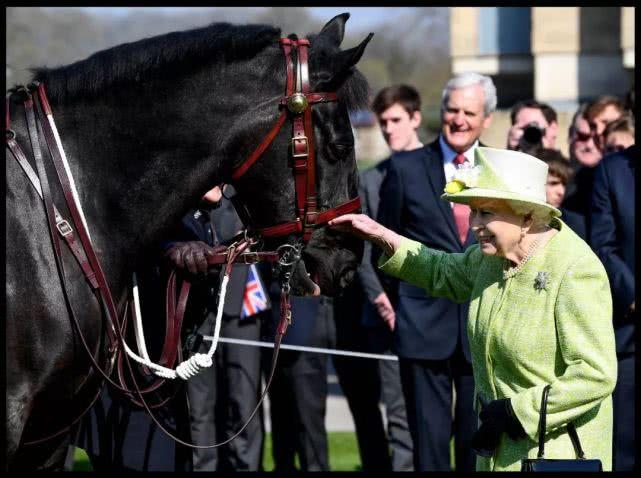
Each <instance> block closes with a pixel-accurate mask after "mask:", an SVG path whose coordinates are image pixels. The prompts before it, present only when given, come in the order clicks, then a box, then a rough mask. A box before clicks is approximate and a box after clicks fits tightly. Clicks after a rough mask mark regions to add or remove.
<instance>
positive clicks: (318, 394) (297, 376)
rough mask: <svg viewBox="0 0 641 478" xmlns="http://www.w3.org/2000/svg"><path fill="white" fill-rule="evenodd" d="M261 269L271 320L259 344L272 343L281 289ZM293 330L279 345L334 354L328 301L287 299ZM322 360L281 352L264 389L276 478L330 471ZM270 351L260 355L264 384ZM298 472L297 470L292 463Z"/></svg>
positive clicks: (308, 354) (310, 354)
mask: <svg viewBox="0 0 641 478" xmlns="http://www.w3.org/2000/svg"><path fill="white" fill-rule="evenodd" d="M264 269H265V275H264V277H265V280H266V282H267V283H268V284H270V290H269V294H270V297H271V301H272V304H274V306H273V307H272V319H271V320H267V321H265V323H264V324H263V325H264V328H263V331H262V335H263V340H266V341H269V342H273V340H274V331H275V328H276V325H277V324H278V321H279V319H280V316H279V308H278V307H277V306H276V304H278V303H279V295H280V289H279V287H278V282H277V281H276V280H273V278H272V277H271V274H270V273H269V271H267V270H266V269H267V268H266V267H265V268H264ZM290 300H291V307H292V308H291V312H292V325H290V326H289V327H288V329H287V333H286V335H285V336H284V338H283V344H286V345H299V346H300V345H302V346H308V347H319V348H334V345H335V344H334V337H335V331H334V328H333V325H334V322H333V318H332V313H333V301H332V298H330V297H325V296H316V297H296V296H291V297H290ZM327 359H328V357H327V355H326V354H320V353H315V352H304V351H297V350H281V351H280V352H279V354H278V362H277V364H276V370H275V371H274V378H273V380H272V383H271V386H270V387H269V392H268V396H269V414H270V423H271V433H272V458H273V460H274V471H275V472H294V471H297V470H300V471H330V468H329V449H328V444H327V429H326V427H325V413H326V410H327V394H328V386H327V369H328V363H327ZM271 362H272V349H263V372H264V377H265V381H267V379H268V376H267V374H268V373H269V369H270V368H271ZM297 457H298V463H299V465H300V468H298V469H297V467H296V458H297Z"/></svg>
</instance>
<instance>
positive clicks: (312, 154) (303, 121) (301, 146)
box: [232, 38, 361, 243]
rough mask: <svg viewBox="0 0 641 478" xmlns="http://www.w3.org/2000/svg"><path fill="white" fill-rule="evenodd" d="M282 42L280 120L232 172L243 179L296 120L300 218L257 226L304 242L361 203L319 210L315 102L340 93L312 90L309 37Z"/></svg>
mask: <svg viewBox="0 0 641 478" xmlns="http://www.w3.org/2000/svg"><path fill="white" fill-rule="evenodd" d="M280 45H281V47H282V49H283V52H284V54H285V68H286V75H287V83H286V88H285V97H283V98H282V99H281V100H280V101H279V104H278V106H279V108H280V109H281V113H280V116H279V117H278V120H277V121H276V124H274V126H273V127H272V129H271V130H270V131H269V133H267V135H266V136H265V138H264V139H263V141H262V142H261V143H260V144H259V145H258V147H257V148H256V149H255V150H254V151H253V152H252V153H251V154H250V155H249V157H248V158H247V159H246V160H245V161H243V162H242V163H241V164H240V165H239V166H237V167H236V169H234V171H233V172H232V180H233V181H237V180H238V179H240V178H241V177H242V176H243V175H244V174H245V173H246V172H247V171H248V170H249V168H251V166H252V165H253V164H254V163H255V162H256V161H258V159H260V157H261V156H262V154H263V153H264V152H265V150H266V149H267V148H268V147H269V145H270V144H271V143H272V142H273V141H274V138H276V136H277V135H278V133H279V132H280V130H281V128H282V127H283V124H284V123H285V120H286V119H287V116H288V115H289V116H291V120H292V139H291V148H292V159H293V169H294V184H295V188H296V214H297V216H296V219H294V220H292V221H289V222H285V223H282V224H277V225H275V226H270V227H265V228H260V229H257V230H256V232H257V233H258V235H259V236H262V237H265V238H267V237H270V238H273V237H282V236H288V235H290V234H300V235H301V236H302V240H303V242H304V243H307V242H309V239H310V238H311V235H312V233H313V231H314V229H315V228H317V227H321V226H323V225H325V224H327V222H329V221H330V220H331V219H334V218H335V217H338V216H340V215H342V214H347V213H350V212H354V211H356V210H358V209H359V208H360V206H361V201H360V198H359V197H358V196H357V197H355V198H354V199H351V200H349V201H347V202H345V203H343V204H340V205H338V206H335V207H333V208H330V209H327V210H325V211H322V212H321V211H318V199H317V196H316V151H315V148H314V124H313V121H312V106H313V105H316V104H318V103H327V102H331V101H337V100H338V97H337V95H336V93H312V92H311V91H310V82H309V66H308V48H309V46H310V43H309V40H307V39H306V38H301V39H298V40H292V39H289V38H281V39H280ZM294 49H295V50H296V51H297V57H298V62H297V64H296V63H295V62H294V59H293V58H292V50H294Z"/></svg>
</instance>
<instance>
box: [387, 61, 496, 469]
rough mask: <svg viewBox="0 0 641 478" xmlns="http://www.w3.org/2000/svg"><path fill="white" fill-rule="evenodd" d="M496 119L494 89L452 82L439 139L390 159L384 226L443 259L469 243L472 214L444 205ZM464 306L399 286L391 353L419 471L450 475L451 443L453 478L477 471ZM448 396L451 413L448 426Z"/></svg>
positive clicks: (467, 79) (474, 80)
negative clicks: (452, 445) (449, 188)
mask: <svg viewBox="0 0 641 478" xmlns="http://www.w3.org/2000/svg"><path fill="white" fill-rule="evenodd" d="M495 109H496V88H495V87H494V84H493V82H492V80H491V79H490V78H488V77H486V76H482V75H479V74H476V73H464V74H461V75H458V76H455V77H454V78H452V79H450V80H449V81H448V82H447V84H446V85H445V88H444V90H443V95H442V103H441V132H440V135H439V138H438V139H437V140H436V141H434V142H433V143H431V144H429V145H426V146H424V147H422V148H419V149H415V150H412V151H401V152H397V153H394V154H393V155H392V157H391V159H390V163H389V167H388V171H387V174H386V176H385V180H384V181H383V185H382V188H381V199H380V206H379V213H378V220H379V222H381V223H382V224H383V225H384V226H386V227H388V228H390V229H392V230H394V231H396V232H398V233H400V234H403V235H404V236H407V237H411V238H412V239H414V240H417V241H420V242H422V243H424V244H425V245H427V246H428V247H432V248H436V249H440V250H443V251H446V252H463V251H464V250H465V249H466V248H467V247H469V246H470V245H471V244H472V243H473V242H474V238H473V235H472V231H471V230H470V229H469V208H466V207H465V206H461V205H453V204H450V203H447V202H445V201H443V200H441V199H440V196H441V194H442V193H443V190H444V188H445V183H446V182H447V181H450V180H451V179H452V176H453V174H454V172H455V170H456V168H457V167H458V166H459V165H463V164H465V163H468V164H470V165H473V162H474V149H475V148H476V147H477V146H478V145H479V137H480V136H481V133H482V132H483V131H484V130H485V129H486V128H487V127H488V126H489V125H490V122H491V120H492V113H493V112H494V110H495ZM467 311H468V304H456V303H454V302H451V301H449V300H447V299H437V298H433V297H429V296H428V295H427V294H426V293H425V291H424V290H422V289H420V288H418V287H415V286H412V285H410V284H408V283H406V282H403V281H401V282H399V285H398V303H397V306H396V322H395V327H394V332H395V336H394V346H395V349H396V352H397V355H398V356H399V365H400V372H401V382H402V385H403V393H404V397H405V404H406V409H407V418H408V423H409V427H410V432H411V434H412V439H413V443H414V469H415V470H416V471H433V470H450V456H449V442H450V437H451V436H452V435H454V438H455V461H456V470H457V471H467V470H474V468H475V457H474V455H473V452H472V451H471V447H470V440H471V437H472V435H473V433H474V431H475V430H476V421H477V417H476V414H475V413H474V409H473V395H474V379H473V375H472V365H471V363H470V351H469V344H468V339H467V331H466V325H467ZM453 388H454V390H455V393H456V405H455V408H454V418H452V401H453V393H452V389H453Z"/></svg>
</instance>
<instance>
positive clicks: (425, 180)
mask: <svg viewBox="0 0 641 478" xmlns="http://www.w3.org/2000/svg"><path fill="white" fill-rule="evenodd" d="M496 103H497V91H496V88H495V86H494V84H493V82H492V80H491V78H489V77H486V76H483V75H479V74H474V73H466V74H462V75H458V76H455V77H453V78H451V79H450V80H449V82H448V83H447V84H446V85H444V88H443V94H442V103H441V111H440V117H441V130H440V132H439V135H438V138H437V139H436V140H435V141H434V142H432V143H430V144H423V143H422V142H421V140H420V139H419V134H418V131H419V127H420V125H421V121H422V118H421V98H420V96H419V94H418V92H417V90H416V89H415V88H414V87H412V86H410V85H392V86H389V87H386V88H384V89H383V90H381V91H379V92H378V93H377V94H376V95H375V97H374V99H373V102H372V110H373V112H374V113H375V115H376V117H377V119H378V123H379V125H380V128H381V132H382V133H383V136H384V138H385V141H386V142H387V144H388V145H389V147H390V149H391V150H392V155H391V158H388V159H386V160H383V161H382V162H380V163H378V164H377V165H376V166H374V167H372V168H370V169H367V170H365V171H362V172H361V176H360V196H361V200H362V204H363V212H364V213H365V214H368V215H369V216H370V217H372V218H375V219H377V220H378V221H379V222H380V223H381V224H384V225H385V226H386V227H388V228H390V229H392V230H394V231H395V232H398V233H399V234H403V235H404V236H407V237H410V238H412V239H415V240H417V241H420V242H422V243H424V244H425V245H427V246H429V247H431V248H435V249H439V250H443V251H446V252H463V251H465V249H467V248H468V247H469V246H471V245H472V244H474V243H475V242H476V241H475V238H474V235H473V234H472V231H470V228H469V219H468V217H469V208H468V210H465V208H461V207H458V206H460V205H457V204H450V203H447V202H445V201H443V200H441V199H440V196H441V194H442V193H443V190H444V187H445V184H446V183H447V182H449V181H451V179H452V177H453V175H454V172H455V171H456V169H457V168H458V167H461V166H462V165H465V164H466V163H471V164H472V165H473V162H474V150H475V148H476V147H477V146H479V145H480V146H484V145H483V143H482V142H481V141H480V137H481V135H482V134H483V132H484V131H485V130H486V129H487V128H488V127H489V126H490V124H491V121H492V115H493V113H494V111H495V109H496ZM510 120H511V127H510V128H509V130H508V131H506V133H505V138H506V140H505V141H506V143H505V148H506V149H512V150H519V151H522V152H525V153H527V154H530V155H532V156H535V157H536V158H539V159H541V160H542V161H544V162H545V163H547V165H548V175H547V183H546V196H547V202H548V203H549V204H550V205H552V206H554V207H556V208H559V209H560V210H561V211H562V217H561V220H562V221H563V222H564V223H565V224H566V225H567V226H569V227H570V228H571V229H572V230H573V231H574V232H575V233H576V234H577V235H578V236H580V237H581V238H582V239H583V240H584V241H586V242H587V243H588V244H589V245H590V246H591V247H592V248H593V250H594V252H595V253H596V254H597V255H598V257H599V258H600V259H601V260H602V261H603V263H604V266H605V268H606V270H607V272H608V275H609V279H610V284H611V288H612V290H611V292H612V296H613V302H614V313H613V317H612V320H613V324H614V328H615V333H616V341H617V358H618V362H619V363H618V381H617V386H616V389H615V391H614V443H613V469H614V470H616V471H622V470H631V469H632V468H633V466H634V448H635V446H634V412H635V407H636V405H635V402H634V353H635V349H634V340H633V337H634V327H635V322H634V321H635V318H634V317H636V308H635V300H634V297H635V296H634V267H633V263H634V242H633V238H634V204H635V201H634V174H635V163H636V160H637V149H636V147H635V145H634V143H635V131H634V91H633V90H631V91H630V93H629V94H628V95H627V97H626V98H623V99H622V98H617V97H615V96H610V95H604V96H600V97H598V98H595V99H594V100H593V101H591V102H589V103H586V104H582V105H580V106H579V108H578V109H577V111H576V112H575V114H574V116H573V118H572V121H571V124H570V127H569V130H568V131H562V130H560V128H559V123H558V115H557V112H556V111H555V109H554V108H552V107H551V106H549V105H547V104H545V103H541V102H539V101H536V100H533V99H524V100H523V101H519V102H518V103H516V104H515V105H514V106H513V107H512V109H511V113H510ZM559 135H567V137H568V142H569V158H568V157H565V156H564V155H563V154H562V153H561V152H560V151H559V150H558V149H556V141H557V138H558V137H559ZM417 157H420V158H421V159H420V160H419V161H418V163H412V164H421V165H422V167H419V168H417V170H415V171H412V174H411V175H409V177H410V178H409V179H408V176H403V177H401V176H400V175H399V173H398V171H397V169H395V168H390V164H391V159H394V161H395V162H396V163H398V162H399V161H405V160H406V159H404V158H407V160H409V158H417ZM215 189H217V188H215ZM228 195H229V194H227V191H225V194H224V195H223V194H222V192H221V191H220V190H217V191H216V190H212V192H211V194H209V195H208V196H206V197H205V198H203V203H202V205H201V207H200V208H198V209H196V210H194V211H190V213H189V214H188V215H187V216H186V217H185V219H184V220H183V226H184V227H183V231H187V232H188V233H185V234H182V235H177V236H176V237H175V238H172V241H171V242H168V243H167V247H175V246H176V244H177V242H180V241H184V243H185V244H186V243H191V242H193V241H201V242H205V243H207V244H208V245H210V246H213V245H216V244H219V243H223V242H225V241H226V240H228V239H229V238H231V237H233V236H234V235H235V234H237V232H238V231H239V230H240V229H242V223H241V222H240V220H239V218H238V217H237V216H236V213H235V211H234V209H233V207H232V204H231V201H230V200H228V199H227V196H228ZM379 255H380V251H377V250H376V249H374V248H372V247H371V245H370V244H369V243H366V245H365V252H364V257H363V262H362V264H361V267H360V269H359V274H358V276H357V279H356V280H355V281H354V283H352V284H351V285H350V286H349V287H348V288H347V289H345V290H344V291H343V292H342V293H341V294H340V295H339V296H337V297H334V298H328V297H294V298H292V301H293V303H292V307H293V316H294V322H295V325H294V327H291V328H290V330H289V331H288V335H287V336H286V342H285V343H288V341H289V343H294V344H298V345H307V346H313V347H324V348H337V349H343V350H350V351H360V352H368V353H376V354H387V355H390V356H391V355H396V356H397V357H398V361H394V360H376V359H371V358H354V357H344V356H333V357H332V362H333V366H334V368H335V370H336V374H337V377H338V380H339V383H340V386H341V388H342V391H343V393H344V395H345V397H346V399H347V403H348V405H349V410H350V412H351V414H352V417H353V421H354V425H355V431H356V437H357V441H358V450H359V456H360V462H361V466H362V469H363V470H364V471H412V470H414V471H436V470H439V471H446V470H450V469H451V466H452V463H451V462H452V460H451V456H450V453H451V450H450V442H451V440H452V439H453V443H454V444H453V461H454V464H455V465H454V466H455V469H456V470H457V471H473V470H474V468H475V459H476V458H475V454H474V453H473V452H472V449H471V440H472V436H473V435H474V432H475V431H476V429H477V421H478V418H477V414H476V412H475V411H474V405H473V404H474V400H475V387H474V377H473V373H472V364H471V361H470V351H469V343H468V339H467V332H466V327H467V316H468V304H467V303H463V304H458V303H454V302H451V301H449V300H448V299H441V298H433V297H430V296H428V295H427V294H426V292H425V291H424V290H422V289H420V288H418V287H415V286H413V285H410V284H408V283H405V282H403V281H399V280H395V279H392V278H391V277H389V276H385V274H383V273H382V272H380V271H378V269H377V260H378V257H379ZM235 274H236V275H235V276H234V277H233V278H232V281H231V282H230V286H229V292H228V294H230V297H231V299H230V300H228V301H227V302H226V304H225V311H224V314H223V326H222V333H221V335H222V336H225V337H229V338H241V339H249V340H261V339H263V340H269V339H270V338H273V329H274V323H276V321H277V320H278V306H277V304H278V297H279V290H278V287H277V284H276V283H275V282H274V281H273V280H272V279H271V274H270V271H269V270H268V268H267V269H261V268H258V267H254V266H251V267H250V266H242V267H239V268H237V269H236V270H235ZM216 287H217V286H211V285H210V286H208V288H205V290H204V297H205V298H204V299H203V305H202V307H201V308H200V309H199V311H198V318H199V319H198V320H195V321H192V323H200V324H201V325H199V326H198V327H194V328H193V329H192V330H190V331H189V338H188V340H186V341H185V343H186V346H185V351H184V352H185V354H187V355H189V354H192V353H196V352H198V351H201V352H202V351H204V350H208V345H209V343H208V342H207V340H206V339H204V338H205V337H207V336H211V335H213V327H214V316H215V311H216V298H217V289H216ZM256 290H258V291H259V292H258V293H256ZM261 291H262V295H261ZM252 294H253V296H252ZM203 317H204V320H203ZM216 357H217V360H216V363H215V366H214V367H212V370H211V371H210V372H207V373H205V374H202V375H201V376H199V377H197V379H194V380H192V381H190V383H189V386H188V404H187V405H186V407H185V408H184V410H187V412H186V413H187V414H188V418H185V419H186V420H188V421H189V423H191V430H187V431H185V435H184V437H185V438H187V439H190V440H191V441H195V442H196V443H214V442H216V441H222V440H225V439H228V438H229V437H231V436H232V435H233V434H235V433H236V431H237V430H238V429H239V428H240V426H241V425H242V424H244V423H245V421H246V420H247V419H248V418H249V415H250V413H251V411H252V409H253V407H254V406H255V404H256V403H257V401H258V399H259V398H260V393H261V377H263V378H266V374H267V372H268V370H267V369H268V367H269V364H270V360H271V350H270V349H262V350H261V349H258V348H256V347H250V346H242V345H235V344H228V343H223V344H220V345H219V350H218V351H217V352H216ZM329 360H330V359H329V357H328V355H325V354H321V353H313V352H301V351H292V350H282V351H281V352H280V357H279V365H278V367H277V369H276V373H275V376H274V379H273V382H272V384H271V388H270V390H269V403H270V407H269V413H270V423H271V432H272V449H271V452H272V455H273V462H274V466H275V471H293V470H296V469H299V470H304V471H327V470H330V464H329V454H328V438H327V430H326V428H325V415H326V412H327V398H328V382H327V378H328V367H329V363H328V361H329ZM381 404H382V407H381V406H380V405H381ZM264 436H265V427H264V417H262V413H261V416H259V417H257V418H255V419H254V421H253V422H252V425H251V426H249V427H248V428H246V429H245V430H244V431H243V432H242V433H241V435H240V436H239V437H238V438H237V439H235V440H233V441H232V442H230V443H229V444H227V445H225V446H223V447H220V448H214V449H198V450H195V451H193V452H192V451H190V450H184V449H183V451H182V453H179V452H178V451H176V450H178V449H179V448H181V447H180V446H179V445H176V449H175V450H174V448H173V447H174V444H173V442H170V441H167V443H166V447H167V450H169V449H170V448H171V451H167V452H166V453H161V454H160V456H162V457H164V458H165V459H168V460H170V461H172V463H173V465H171V466H173V468H174V469H177V470H180V469H185V470H189V469H192V468H191V467H192V466H193V469H194V470H196V471H222V470H227V471H232V470H233V471H240V470H247V471H256V470H261V468H262V462H263V449H264V446H263V442H264ZM157 438H158V437H157ZM148 451H149V447H148V449H147V452H148ZM140 453H141V452H140ZM96 454H98V452H94V456H92V461H93V462H95V463H98V462H99V460H98V459H97V457H96ZM90 455H91V453H90ZM150 456H151V455H149V456H147V457H146V458H144V457H140V456H135V457H132V458H131V460H132V462H133V461H136V460H138V461H140V460H143V461H144V460H147V461H146V463H147V465H149V460H150ZM154 456H156V457H157V456H159V455H158V453H157V452H156V454H155V455H154ZM154 459H157V458H152V459H151V460H152V462H153V460H154ZM121 461H122V457H121ZM179 462H180V463H179ZM123 466H129V467H131V468H136V466H135V465H123ZM147 469H153V466H152V467H149V466H148V468H147ZM157 469H162V468H161V466H160V465H159V466H158V468H157Z"/></svg>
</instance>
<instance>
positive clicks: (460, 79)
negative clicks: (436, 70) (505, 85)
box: [441, 72, 496, 116]
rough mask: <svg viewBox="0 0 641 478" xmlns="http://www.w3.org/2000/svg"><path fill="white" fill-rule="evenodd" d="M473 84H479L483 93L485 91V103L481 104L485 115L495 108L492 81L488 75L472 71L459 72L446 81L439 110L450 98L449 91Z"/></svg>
mask: <svg viewBox="0 0 641 478" xmlns="http://www.w3.org/2000/svg"><path fill="white" fill-rule="evenodd" d="M474 85H481V88H483V93H485V104H484V105H483V111H484V113H485V116H488V115H489V114H490V113H493V112H494V110H496V87H495V86H494V82H493V81H492V78H490V77H489V76H484V75H480V74H478V73H473V72H466V73H460V74H458V75H456V76H455V77H453V78H451V79H450V80H449V81H448V82H447V83H446V85H445V88H443V93H442V95H441V112H442V111H444V110H445V105H446V104H447V102H448V100H449V99H450V91H452V90H458V89H461V88H466V87H468V86H474Z"/></svg>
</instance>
